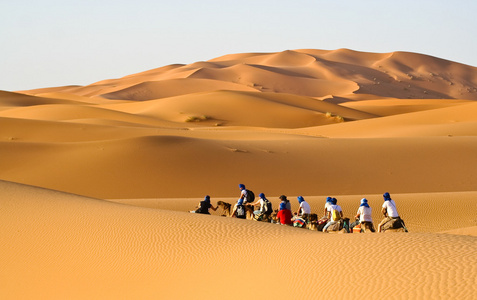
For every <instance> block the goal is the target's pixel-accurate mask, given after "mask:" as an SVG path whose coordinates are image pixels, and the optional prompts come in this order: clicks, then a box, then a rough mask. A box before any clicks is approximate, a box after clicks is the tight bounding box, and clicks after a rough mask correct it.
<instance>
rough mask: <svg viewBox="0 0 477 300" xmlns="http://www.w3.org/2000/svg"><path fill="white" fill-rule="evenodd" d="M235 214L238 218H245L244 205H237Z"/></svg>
mask: <svg viewBox="0 0 477 300" xmlns="http://www.w3.org/2000/svg"><path fill="white" fill-rule="evenodd" d="M235 216H236V217H237V218H239V219H245V217H246V215H245V206H243V205H237V209H236V210H235Z"/></svg>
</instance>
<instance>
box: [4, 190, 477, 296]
mask: <svg viewBox="0 0 477 300" xmlns="http://www.w3.org/2000/svg"><path fill="white" fill-rule="evenodd" d="M0 189H1V191H2V199H1V202H2V210H1V211H0V213H1V214H2V217H1V218H0V220H1V221H0V222H1V227H2V230H3V234H2V235H1V237H0V239H2V242H1V243H0V245H2V246H1V248H0V251H1V255H2V257H3V258H4V262H3V267H2V272H1V273H0V274H1V279H2V280H1V281H2V285H3V288H2V289H1V290H0V296H1V297H2V298H12V297H14V298H17V299H29V298H32V297H34V298H38V297H41V298H50V299H52V298H53V299H61V298H70V299H84V298H90V299H105V298H107V299H114V298H118V297H119V298H123V299H124V298H126V299H133V298H134V299H137V298H141V299H156V298H158V297H159V298H163V297H174V298H197V299H204V298H207V299H223V298H224V297H225V298H228V299H242V298H243V293H239V292H236V290H235V289H234V286H235V285H236V283H237V282H240V281H242V280H243V278H244V276H245V277H248V276H252V277H253V276H256V275H257V272H259V273H260V277H261V278H266V279H267V289H264V288H263V286H262V285H260V284H256V285H255V284H252V285H250V286H249V288H248V289H247V292H248V293H250V294H251V295H253V297H259V298H261V297H270V296H272V297H282V296H283V295H290V296H291V295H293V296H294V297H321V296H329V295H330V294H337V295H338V296H337V297H339V298H341V297H343V298H349V297H368V298H371V299H379V298H382V297H386V296H389V295H395V296H396V297H403V298H439V297H444V298H459V299H472V298H474V297H475V295H476V293H477V290H476V289H475V280H474V278H475V272H476V266H477V264H476V263H477V261H476V257H475V255H474V253H475V251H476V243H475V236H462V235H453V234H433V233H410V234H380V235H378V234H371V235H367V234H348V235H333V234H323V233H317V232H313V231H308V230H302V229H294V228H290V227H284V226H280V225H273V224H265V223H260V222H253V221H247V220H245V221H243V220H236V219H230V218H222V217H216V216H203V215H195V214H188V213H182V212H177V211H166V210H157V209H147V208H137V207H131V206H126V205H120V204H114V203H109V202H105V201H102V200H96V199H90V198H85V197H80V196H75V195H69V194H64V193H59V192H55V191H49V190H43V189H38V188H33V187H28V186H21V185H18V184H14V183H8V182H0ZM411 197H412V196H411ZM472 197H475V194H474V195H473V196H472ZM414 203H415V202H414ZM408 219H409V220H410V219H411V215H409V216H408ZM19 258H20V259H19ZM249 258H250V259H249ZM247 259H249V261H251V263H250V264H247V263H245V260H247ZM389 264H391V265H398V266H399V267H398V268H389V267H388V266H389ZM257 269H259V270H257ZM363 272H364V273H366V276H364V277H363ZM386 272H388V273H389V276H391V278H389V276H382V274H383V273H386ZM330 274H334V275H333V276H338V277H339V278H342V280H341V282H343V283H342V284H341V285H340V289H339V291H334V290H333V287H332V285H330V284H329V276H330ZM389 281H392V282H394V283H396V284H392V283H390V282H389ZM344 282H348V283H349V284H344ZM397 283H399V284H397ZM402 287H408V288H405V289H403V288H402ZM456 287H459V288H456Z"/></svg>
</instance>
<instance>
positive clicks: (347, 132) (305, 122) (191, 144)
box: [0, 49, 477, 199]
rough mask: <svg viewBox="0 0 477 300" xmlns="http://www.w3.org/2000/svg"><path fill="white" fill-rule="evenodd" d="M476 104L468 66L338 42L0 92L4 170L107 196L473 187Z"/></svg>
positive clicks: (2, 173) (33, 181)
mask: <svg viewBox="0 0 477 300" xmlns="http://www.w3.org/2000/svg"><path fill="white" fill-rule="evenodd" d="M475 100H477V68H475V67H471V66H467V65H463V64H459V63H454V62H451V61H447V60H443V59H439V58H435V57H430V56H426V55H422V54H416V53H405V52H393V53H384V54H379V53H365V52H356V51H352V50H347V49H340V50H334V51H325V50H311V49H308V50H295V51H283V52H279V53H244V54H232V55H226V56H222V57H219V58H215V59H212V60H209V61H205V62H196V63H192V64H188V65H170V66H164V67H161V68H157V69H153V70H149V71H146V72H142V73H138V74H133V75H129V76H126V77H123V78H118V79H109V80H104V81H101V82H97V83H93V84H91V85H88V86H66V87H55V88H44V89H38V90H31V91H23V92H19V93H13V92H0V153H1V154H2V160H0V179H3V180H8V181H13V182H19V183H25V184H30V185H35V186H41V187H46V188H51V189H55V190H61V191H65V192H71V193H75V194H80V195H85V196H90V197H98V198H109V199H111V198H123V199H124V198H179V197H203V195H205V194H212V195H213V196H220V197H231V196H235V194H236V192H237V189H236V186H237V184H238V183H245V184H247V185H249V186H251V187H254V188H255V189H256V190H257V189H259V190H260V191H263V192H265V193H268V194H270V193H272V194H282V193H283V194H291V195H298V194H303V195H324V194H332V195H339V194H354V195H360V194H369V193H371V194H380V193H383V192H384V191H389V192H394V193H410V192H412V193H415V192H418V193H423V192H457V191H475V182H476V181H477V172H476V171H475V168H474V166H475V165H476V163H477V156H476V155H475V153H476V150H477V137H476V133H477V117H476V116H477V103H476V102H475Z"/></svg>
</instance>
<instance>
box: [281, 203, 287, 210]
mask: <svg viewBox="0 0 477 300" xmlns="http://www.w3.org/2000/svg"><path fill="white" fill-rule="evenodd" d="M286 208H287V205H286V203H283V202H282V203H280V210H282V209H286Z"/></svg>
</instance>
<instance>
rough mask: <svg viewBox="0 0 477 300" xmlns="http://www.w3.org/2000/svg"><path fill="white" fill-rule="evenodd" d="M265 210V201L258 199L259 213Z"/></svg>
mask: <svg viewBox="0 0 477 300" xmlns="http://www.w3.org/2000/svg"><path fill="white" fill-rule="evenodd" d="M266 210H267V204H266V202H265V200H263V199H262V198H260V212H261V213H264V212H265V211H266Z"/></svg>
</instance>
